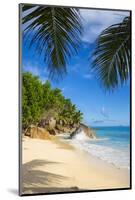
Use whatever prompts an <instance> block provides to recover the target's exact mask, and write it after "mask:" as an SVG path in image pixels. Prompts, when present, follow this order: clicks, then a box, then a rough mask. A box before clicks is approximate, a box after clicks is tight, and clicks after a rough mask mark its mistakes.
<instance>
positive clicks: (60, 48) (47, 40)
mask: <svg viewBox="0 0 135 200" xmlns="http://www.w3.org/2000/svg"><path fill="white" fill-rule="evenodd" d="M22 11H23V19H22V23H23V24H24V27H25V28H24V39H26V41H27V42H28V43H29V47H31V46H33V48H34V49H35V51H36V54H38V55H43V57H44V62H45V63H47V66H48V71H49V75H50V77H51V78H56V77H62V75H63V74H65V73H66V71H67V69H66V63H67V62H68V59H69V58H70V57H71V56H72V55H74V53H77V51H78V48H79V45H80V36H81V33H82V25H81V18H80V14H79V9H76V8H59V7H47V6H33V5H29V4H28V5H27V4H24V5H23V7H22ZM57 75H58V76H57Z"/></svg>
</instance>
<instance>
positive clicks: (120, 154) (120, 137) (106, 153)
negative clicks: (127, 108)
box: [68, 126, 130, 169]
mask: <svg viewBox="0 0 135 200" xmlns="http://www.w3.org/2000/svg"><path fill="white" fill-rule="evenodd" d="M93 128H94V130H95V132H96V135H97V136H98V138H97V139H95V140H92V139H89V138H87V137H86V136H85V134H84V132H83V131H81V132H79V133H78V134H77V135H76V136H75V138H73V139H71V140H68V141H69V143H71V144H72V145H74V146H75V147H77V148H80V149H83V150H85V151H87V152H88V153H90V154H91V155H94V156H96V157H98V158H100V159H102V160H104V161H107V162H108V163H112V164H114V165H115V166H117V167H119V168H128V169H129V168H130V128H129V127H120V126H119V127H93Z"/></svg>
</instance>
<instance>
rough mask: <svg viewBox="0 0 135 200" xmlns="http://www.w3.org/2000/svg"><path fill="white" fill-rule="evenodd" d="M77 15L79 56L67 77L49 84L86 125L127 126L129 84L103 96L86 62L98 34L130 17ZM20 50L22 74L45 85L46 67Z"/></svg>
mask: <svg viewBox="0 0 135 200" xmlns="http://www.w3.org/2000/svg"><path fill="white" fill-rule="evenodd" d="M80 13H81V16H82V22H83V26H84V33H83V35H82V44H81V48H80V50H79V53H78V54H77V55H75V56H73V57H72V59H71V60H70V62H69V63H68V65H67V71H68V74H67V75H66V76H65V77H64V78H63V79H62V80H60V81H59V82H54V81H51V84H52V86H53V87H58V88H60V89H61V90H62V93H63V95H64V96H65V97H66V98H70V99H71V101H72V102H73V103H74V104H76V105H77V107H78V109H80V110H81V111H82V112H83V114H84V122H85V123H87V124H89V125H91V126H109V125H111V126H115V125H129V114H130V99H129V98H130V93H129V90H130V84H129V81H128V82H127V84H125V85H124V86H122V87H120V88H118V89H117V90H115V91H114V92H113V93H109V92H105V91H104V90H103V88H101V86H100V84H99V82H98V81H97V80H96V78H95V75H94V74H93V73H92V71H91V60H90V59H88V58H89V57H90V55H91V53H92V51H93V50H94V46H95V39H96V38H97V36H98V35H99V34H100V32H101V31H102V30H104V29H105V28H106V27H108V26H110V25H112V24H114V23H117V22H120V21H121V20H122V19H123V18H124V16H127V15H129V13H128V12H119V11H105V10H104V11H101V10H87V9H81V10H80ZM99 16H100V17H99ZM22 47H23V51H22V68H23V70H24V71H29V72H32V73H33V74H34V75H38V76H39V78H40V79H41V81H42V82H45V81H46V80H47V79H48V73H47V66H46V63H44V62H43V59H42V58H40V59H39V57H38V56H37V55H35V54H34V51H33V49H28V47H27V46H26V45H25V44H23V45H22Z"/></svg>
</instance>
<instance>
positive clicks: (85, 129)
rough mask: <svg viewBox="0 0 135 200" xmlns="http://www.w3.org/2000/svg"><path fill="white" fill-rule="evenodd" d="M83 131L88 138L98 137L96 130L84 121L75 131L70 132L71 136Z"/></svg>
mask: <svg viewBox="0 0 135 200" xmlns="http://www.w3.org/2000/svg"><path fill="white" fill-rule="evenodd" d="M82 131H83V133H84V134H85V135H86V136H87V137H88V138H91V139H96V134H95V132H94V131H93V130H92V129H91V128H90V127H88V126H86V125H85V124H82V123H81V124H80V126H79V127H78V128H77V129H76V130H75V131H74V132H73V133H71V134H70V138H73V137H75V136H76V135H77V134H80V133H81V132H82Z"/></svg>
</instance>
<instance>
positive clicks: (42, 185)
mask: <svg viewBox="0 0 135 200" xmlns="http://www.w3.org/2000/svg"><path fill="white" fill-rule="evenodd" d="M52 164H59V163H58V162H50V161H48V160H32V161H30V162H27V163H25V164H23V166H22V176H21V177H22V188H21V190H22V193H23V194H32V193H53V192H61V191H77V190H78V188H77V187H71V188H63V187H59V185H60V182H61V181H62V180H65V179H69V178H68V177H66V176H61V175H59V174H54V173H50V172H47V171H41V170H37V167H41V166H44V167H45V166H46V165H52ZM51 186H52V187H51ZM53 186H54V187H53ZM57 186H58V187H57Z"/></svg>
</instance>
